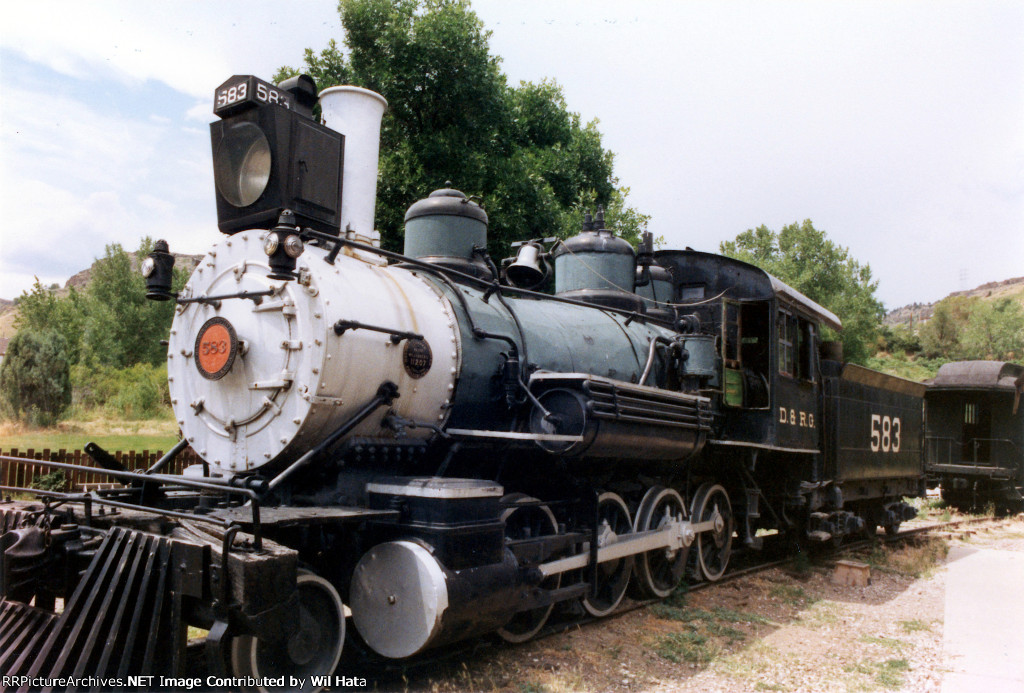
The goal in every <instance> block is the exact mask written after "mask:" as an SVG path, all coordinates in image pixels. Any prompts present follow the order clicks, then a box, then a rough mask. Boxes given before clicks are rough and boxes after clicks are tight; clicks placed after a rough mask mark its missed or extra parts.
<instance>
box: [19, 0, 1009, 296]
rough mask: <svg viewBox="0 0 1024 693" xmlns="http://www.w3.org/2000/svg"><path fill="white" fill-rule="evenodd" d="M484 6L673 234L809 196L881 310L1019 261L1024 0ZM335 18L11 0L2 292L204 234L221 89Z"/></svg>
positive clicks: (708, 238) (271, 65)
mask: <svg viewBox="0 0 1024 693" xmlns="http://www.w3.org/2000/svg"><path fill="white" fill-rule="evenodd" d="M472 6H473V8H474V10H475V11H476V12H477V14H478V15H479V16H480V18H481V19H482V20H483V22H484V24H485V26H486V28H487V29H488V30H490V31H491V32H492V34H491V37H490V47H491V52H492V54H495V55H498V56H500V57H501V59H502V68H503V70H504V72H505V74H506V75H507V76H508V79H509V82H510V83H511V84H517V83H518V82H519V81H520V80H526V81H533V82H537V81H540V80H542V79H545V78H548V79H553V80H555V81H556V82H558V83H559V84H560V85H561V86H562V88H563V91H564V94H565V97H566V102H567V104H568V107H569V109H570V110H572V111H575V112H577V113H579V114H580V115H581V117H582V118H583V120H584V121H590V120H592V119H597V120H598V121H599V125H598V127H599V129H600V131H601V132H602V133H603V136H604V145H605V147H606V148H608V149H610V150H611V151H613V152H615V174H616V176H617V177H618V178H619V180H620V182H621V183H622V184H623V185H626V186H628V187H629V188H630V190H631V192H630V196H629V198H628V201H629V204H631V205H632V206H633V207H635V208H636V209H638V210H639V211H641V212H643V213H645V214H649V215H650V216H651V222H650V226H649V229H650V230H651V231H653V232H654V234H655V235H656V236H659V235H660V236H664V237H665V239H666V247H683V246H690V247H693V248H696V249H698V250H705V251H711V252H717V250H718V247H719V243H720V242H722V241H724V240H731V239H733V238H735V236H736V235H737V234H739V233H741V232H743V231H745V230H747V229H750V228H755V227H757V226H760V225H762V224H764V225H767V226H768V227H769V228H771V229H774V230H778V229H780V228H781V227H782V226H784V225H786V224H790V223H794V222H800V221H803V220H804V219H810V220H812V221H813V223H814V225H815V227H816V228H818V229H824V230H825V231H826V232H827V233H828V235H829V237H830V238H831V239H832V240H833V241H835V242H836V243H838V244H839V245H842V246H844V247H848V248H849V250H850V253H851V255H852V256H853V257H854V258H856V259H857V260H858V261H859V262H861V263H862V264H869V265H870V266H871V269H872V272H873V274H874V277H875V278H876V279H877V280H878V282H879V287H878V290H877V295H878V297H879V298H880V299H881V300H882V301H883V302H884V303H885V304H886V306H887V307H888V308H895V307H898V306H901V305H904V304H907V303H911V302H931V301H935V300H938V299H940V298H942V297H943V296H945V295H947V294H948V293H950V292H952V291H957V290H961V289H967V288H973V287H974V286H976V285H978V284H981V283H983V282H988V281H999V280H1003V279H1008V278H1010V277H1017V276H1022V275H1024V2H1018V1H1016V0H1006V1H1002V2H999V1H985V0H980V1H968V2H945V1H943V0H936V1H929V2H909V1H905V0H895V1H894V2H827V3H811V2H767V1H765V2H756V3H747V2H682V1H678V0H673V1H664V2H655V1H648V2H643V1H637V2H622V1H621V0H616V1H614V2H599V1H597V0H585V1H584V0H576V1H574V0H563V1H562V2H551V1H550V0H545V1H543V2H538V1H536V0H519V1H517V2H514V3H511V2H504V1H501V0H477V1H476V2H473V3H472ZM331 38H335V39H337V40H338V41H339V43H340V42H341V40H342V39H343V32H342V29H341V25H340V21H339V18H338V14H337V10H336V1H335V0H303V1H302V2H285V1H284V0H279V1H277V2H271V1H269V0H247V1H245V2H241V1H230V2H229V1H228V0H206V1H204V2H200V1H191V0H177V1H175V2H168V1H164V0H147V1H146V2H138V1H137V0H134V1H129V2H118V1H115V0H94V1H93V2H88V3H84V2H76V1H65V2H52V1H46V0H33V2H23V3H10V2H8V3H3V4H2V5H0V218H2V219H3V222H2V223H0V298H7V299H12V298H14V297H16V296H18V295H19V294H20V293H21V292H22V291H25V290H27V289H29V288H30V287H31V285H32V283H33V282H34V280H35V279H34V278H35V277H38V278H39V279H40V281H42V282H43V283H44V284H46V285H48V284H50V283H53V282H56V283H59V284H62V285H63V283H64V282H65V281H66V280H67V278H68V277H69V276H70V275H72V274H74V273H75V272H77V271H79V270H82V269H84V268H85V267H87V266H88V265H89V264H90V263H91V262H92V260H93V259H94V258H96V257H100V256H102V255H103V253H104V249H105V246H106V245H107V244H110V243H120V244H121V245H122V246H123V247H124V248H126V249H135V248H136V247H138V244H139V241H140V239H141V238H142V237H143V236H151V237H153V238H154V239H155V238H165V239H167V240H168V242H169V243H170V247H171V250H173V251H175V252H187V253H202V252H205V251H206V250H207V249H208V248H209V247H210V245H212V244H213V243H214V242H216V241H218V240H219V239H220V238H221V235H220V233H219V232H218V231H217V228H216V209H215V205H214V196H213V191H214V186H213V173H212V169H211V154H210V144H209V130H208V125H207V124H208V123H209V122H210V121H211V120H213V119H214V117H213V115H212V101H213V91H214V88H215V87H216V86H217V85H219V84H220V83H222V82H223V81H224V80H226V79H227V78H228V77H229V76H231V75H233V74H255V75H257V76H259V77H262V78H264V79H270V78H271V77H272V76H273V74H274V72H276V70H277V68H278V67H280V66H282V65H293V66H298V65H300V64H301V61H302V55H303V50H304V49H305V48H307V47H309V48H313V49H315V50H320V49H321V48H323V47H325V46H326V45H327V42H328V40H329V39H331ZM423 192H424V195H425V194H427V193H428V192H429V191H426V190H425V191H423ZM409 202H410V204H411V203H412V202H414V200H410V201H409ZM485 202H486V201H485Z"/></svg>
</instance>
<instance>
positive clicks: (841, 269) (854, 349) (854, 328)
mask: <svg viewBox="0 0 1024 693" xmlns="http://www.w3.org/2000/svg"><path fill="white" fill-rule="evenodd" d="M720 250H721V252H722V253H723V254H725V255H728V256H730V257H734V258H737V259H739V260H743V261H745V262H749V263H751V264H753V265H757V266H758V267H760V268H762V269H763V270H765V271H766V272H768V273H769V274H772V275H774V276H776V277H778V278H779V279H781V280H782V281H784V282H786V283H787V284H789V285H790V286H792V287H793V288H794V289H796V290H797V291H799V292H800V293H802V294H804V295H805V296H807V297H808V298H810V299H811V300H813V301H816V302H818V303H820V304H821V305H822V306H824V307H825V308H828V309H829V310H830V311H832V312H833V313H835V314H836V315H837V316H839V319H840V320H841V321H842V323H843V330H842V332H841V333H840V334H839V335H838V338H839V339H840V340H841V341H842V343H843V353H844V356H845V358H846V359H847V360H848V361H853V362H855V363H865V362H866V360H867V358H868V357H869V356H870V355H871V346H872V344H873V343H874V341H875V338H876V336H877V334H878V329H879V326H880V324H881V320H882V316H883V315H884V308H883V306H882V303H881V302H880V301H879V300H878V299H877V298H876V297H875V290H876V289H877V288H878V282H877V281H875V280H873V279H872V278H871V266H870V265H867V264H864V265H861V264H860V263H859V262H857V260H855V259H854V258H853V257H851V256H850V251H849V250H848V249H847V248H843V247H841V246H838V245H836V244H835V243H834V242H833V241H831V240H829V238H828V236H827V234H826V233H825V232H824V231H820V230H818V229H816V228H814V224H812V223H811V220H810V219H808V220H806V221H804V222H803V223H802V224H796V223H793V224H789V225H788V226H784V227H783V228H782V230H781V231H779V232H778V233H776V232H775V231H772V230H771V229H769V228H768V227H767V226H763V225H762V226H759V227H758V228H756V229H750V230H747V231H744V232H743V233H741V234H739V235H738V236H736V239H735V240H733V241H725V242H723V243H722V244H721V245H720ZM824 336H825V338H826V339H828V338H835V337H834V336H833V335H832V334H831V330H829V329H827V328H826V329H825V335H824Z"/></svg>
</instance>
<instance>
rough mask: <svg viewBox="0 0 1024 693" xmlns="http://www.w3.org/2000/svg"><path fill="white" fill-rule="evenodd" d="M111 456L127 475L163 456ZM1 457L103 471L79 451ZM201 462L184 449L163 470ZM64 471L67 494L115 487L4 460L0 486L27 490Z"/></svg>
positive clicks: (95, 476)
mask: <svg viewBox="0 0 1024 693" xmlns="http://www.w3.org/2000/svg"><path fill="white" fill-rule="evenodd" d="M111 455H112V456H113V457H114V459H116V460H117V461H118V462H120V463H121V464H122V465H124V467H125V468H126V469H128V471H133V472H134V471H146V470H147V469H149V468H150V467H151V466H153V464H155V463H156V461H157V460H159V459H160V458H161V457H163V456H164V453H163V451H162V450H157V451H156V452H150V451H149V450H143V451H141V452H136V451H134V450H132V451H129V452H122V451H120V450H118V451H117V452H113V453H111ZM0 456H6V457H21V458H26V459H32V460H48V461H50V462H64V463H65V464H75V465H81V466H84V467H95V468H97V469H102V467H100V466H99V465H98V464H96V461H95V460H93V459H92V458H91V457H89V454H88V453H86V452H83V451H81V450H64V449H63V448H61V449H60V450H50V449H49V448H44V449H42V450H35V449H33V448H29V449H28V450H19V449H18V448H13V449H10V450H0ZM200 462H201V460H200V459H199V456H198V455H197V454H196V452H195V450H193V449H192V448H185V449H184V450H182V451H181V452H180V453H178V456H177V457H175V458H174V459H173V460H172V461H171V462H170V464H168V465H167V466H166V467H165V468H164V469H163V470H162V472H163V473H166V474H180V473H181V470H182V469H184V468H185V467H188V466H189V465H192V464H198V463H200ZM57 471H63V472H64V476H65V477H66V478H67V486H66V487H65V490H67V491H81V490H83V489H88V488H96V487H97V486H98V485H99V484H104V485H106V484H117V483H119V482H118V481H117V479H115V478H113V477H111V476H107V475H106V474H104V473H102V472H86V471H81V470H77V469H75V470H69V469H64V470H59V469H54V468H52V467H44V466H43V465H41V464H33V463H31V462H10V461H7V460H4V461H3V462H0V486H17V487H21V488H29V487H31V486H32V482H33V481H35V479H36V478H37V477H40V476H45V475H47V474H50V473H52V472H57Z"/></svg>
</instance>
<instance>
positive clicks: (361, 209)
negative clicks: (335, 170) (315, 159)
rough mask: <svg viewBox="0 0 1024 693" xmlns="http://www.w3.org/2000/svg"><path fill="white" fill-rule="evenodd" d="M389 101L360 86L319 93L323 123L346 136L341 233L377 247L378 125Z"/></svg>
mask: <svg viewBox="0 0 1024 693" xmlns="http://www.w3.org/2000/svg"><path fill="white" fill-rule="evenodd" d="M387 107H388V102H387V101H386V100H385V99H384V97H383V96H381V95H380V94H378V93H377V92H373V91H370V90H369V89H363V88H361V87H350V86H342V87H330V88H328V89H324V90H323V91H322V92H320V108H321V110H322V113H323V119H324V124H325V125H327V127H329V128H331V129H332V130H336V131H337V132H340V133H341V134H342V135H344V136H345V150H344V159H345V160H344V167H343V173H342V184H341V191H342V192H341V232H342V233H343V234H345V235H347V236H349V237H351V238H352V239H353V240H356V241H358V242H360V243H367V244H372V245H374V246H378V247H379V246H380V233H379V232H378V231H377V230H376V229H374V227H373V217H374V207H375V205H376V202H377V163H378V157H379V156H380V122H381V118H383V116H384V112H385V111H386V110H387Z"/></svg>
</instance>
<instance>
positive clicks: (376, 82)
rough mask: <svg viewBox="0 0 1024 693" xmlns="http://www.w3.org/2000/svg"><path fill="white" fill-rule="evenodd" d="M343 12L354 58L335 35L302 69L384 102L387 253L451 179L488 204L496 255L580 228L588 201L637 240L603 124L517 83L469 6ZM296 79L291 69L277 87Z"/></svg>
mask: <svg viewBox="0 0 1024 693" xmlns="http://www.w3.org/2000/svg"><path fill="white" fill-rule="evenodd" d="M339 11H340V14H341V22H342V26H343V28H344V30H345V46H346V48H347V51H343V50H342V49H341V48H339V47H338V44H337V43H336V42H335V41H333V40H332V41H330V42H329V43H328V46H327V48H325V49H323V50H322V51H320V52H319V53H315V52H314V51H313V50H312V49H307V50H306V53H305V61H304V62H305V64H304V66H303V67H302V71H304V72H307V73H308V74H310V75H311V76H312V77H313V78H314V79H315V80H316V81H317V85H318V86H319V88H321V89H324V88H326V87H329V86H333V85H336V84H356V85H359V86H362V87H366V88H368V89H372V90H374V91H377V92H379V93H381V94H383V95H384V97H385V98H386V99H387V100H388V105H389V107H388V114H387V115H386V116H385V117H384V121H383V123H382V128H381V130H382V132H381V158H380V182H379V184H378V196H377V226H378V228H379V229H380V231H381V237H382V242H383V244H384V246H385V247H387V248H389V249H392V250H401V246H402V234H403V220H404V216H405V211H406V210H407V209H408V207H409V205H411V204H412V203H413V202H415V201H416V200H418V199H420V198H422V197H425V196H426V195H427V194H428V193H429V192H430V191H432V190H434V189H437V188H441V187H446V185H447V181H451V182H452V185H453V186H455V187H457V188H459V189H461V190H463V192H465V193H466V194H468V195H478V196H480V197H482V198H483V200H484V203H485V206H486V209H487V212H488V217H489V218H490V229H489V240H490V250H491V253H492V255H495V256H497V257H503V256H504V255H506V254H507V253H508V250H509V243H510V242H512V241H514V240H518V239H524V238H538V237H543V236H551V235H558V236H567V235H570V234H574V233H576V232H578V231H579V228H580V226H579V224H580V222H581V221H582V209H579V207H580V205H583V204H587V205H595V206H596V205H597V204H601V205H604V206H605V207H608V208H609V213H608V217H607V218H608V221H609V223H610V225H616V224H620V223H621V225H622V228H621V230H622V232H623V235H625V236H627V237H639V231H640V230H642V229H641V226H643V225H645V224H646V218H645V217H644V216H643V215H640V214H639V213H637V212H635V211H634V210H631V209H630V208H628V207H627V206H626V205H625V203H624V199H625V195H626V193H627V192H628V191H627V190H626V189H625V188H620V187H618V181H617V180H616V179H615V178H614V176H613V174H612V161H613V155H612V153H611V152H609V151H607V150H605V149H604V148H603V146H602V143H601V134H600V132H599V131H598V129H597V123H596V121H593V122H590V123H587V124H583V123H581V120H580V117H579V115H578V114H576V113H572V112H570V111H569V110H568V108H567V106H566V103H565V98H564V96H563V94H562V90H561V88H560V87H559V86H558V85H557V84H556V83H555V82H553V81H547V80H545V81H543V82H541V83H540V84H533V83H529V82H522V83H520V84H519V86H517V87H510V86H509V85H508V84H507V83H506V79H505V76H504V75H503V74H502V72H501V69H500V64H499V62H500V61H499V58H497V57H496V56H492V55H491V54H490V49H489V46H488V38H489V36H490V32H487V31H486V30H485V29H484V27H483V24H482V22H481V21H480V19H479V18H478V17H477V16H476V14H475V13H474V12H473V11H472V10H471V9H470V8H469V5H468V3H465V2H461V1H459V0H341V2H340V3H339ZM298 72H299V70H298V69H295V68H291V67H283V68H281V70H280V71H279V72H278V74H277V75H276V76H275V80H277V81H280V80H281V79H284V78H285V77H288V76H291V75H294V74H297V73H298ZM574 211H575V215H574V214H573V212H574ZM616 228H618V226H616Z"/></svg>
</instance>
